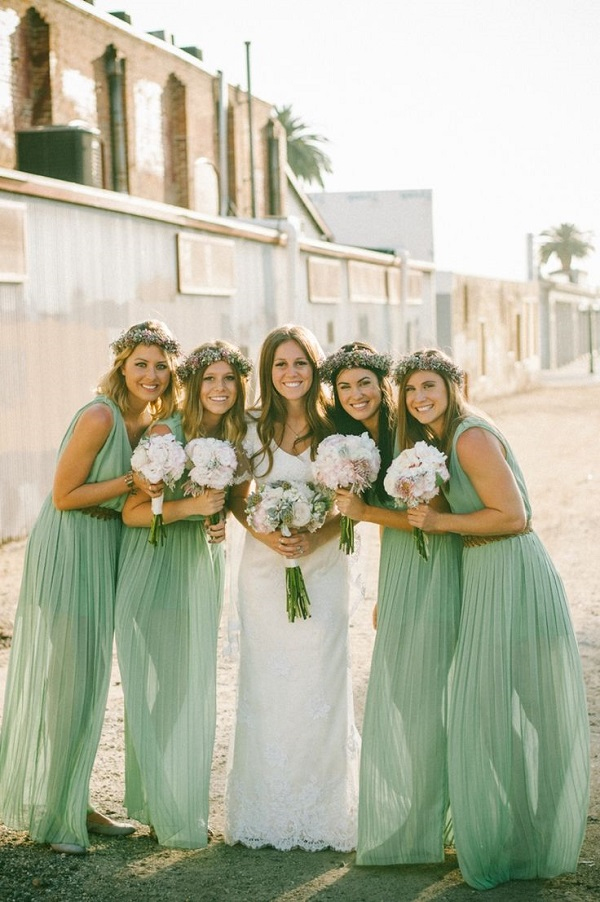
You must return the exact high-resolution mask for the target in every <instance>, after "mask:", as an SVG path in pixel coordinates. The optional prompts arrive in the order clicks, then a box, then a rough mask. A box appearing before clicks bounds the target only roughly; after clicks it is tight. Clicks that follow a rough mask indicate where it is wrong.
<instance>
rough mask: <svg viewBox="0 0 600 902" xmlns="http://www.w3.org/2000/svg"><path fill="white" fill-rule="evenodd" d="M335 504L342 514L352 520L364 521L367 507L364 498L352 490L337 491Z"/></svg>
mask: <svg viewBox="0 0 600 902" xmlns="http://www.w3.org/2000/svg"><path fill="white" fill-rule="evenodd" d="M335 503H336V506H337V509H338V510H339V512H340V514H343V515H344V516H345V517H350V519H351V520H363V519H364V513H365V508H366V507H367V505H366V504H365V502H364V501H363V500H362V498H361V497H360V496H359V495H357V494H356V492H352V491H351V490H350V489H337V491H336V493H335Z"/></svg>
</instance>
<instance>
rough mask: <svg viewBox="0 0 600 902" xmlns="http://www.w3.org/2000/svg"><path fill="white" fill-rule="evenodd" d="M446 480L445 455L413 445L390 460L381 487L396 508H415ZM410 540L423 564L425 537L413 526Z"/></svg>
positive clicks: (422, 444)
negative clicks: (394, 503) (413, 540)
mask: <svg viewBox="0 0 600 902" xmlns="http://www.w3.org/2000/svg"><path fill="white" fill-rule="evenodd" d="M448 479H450V474H449V473H448V468H447V467H446V455H445V454H444V453H443V452H442V451H439V450H438V449H437V448H435V447H434V446H433V445H428V444H427V442H417V443H416V444H415V446H414V448H406V449H405V450H404V451H402V452H401V453H400V454H399V455H398V457H396V458H394V460H393V461H392V463H391V464H390V467H389V469H388V471H387V473H386V474H385V479H384V480H383V487H384V489H385V490H386V492H387V493H388V495H389V496H390V497H391V498H393V499H394V500H395V501H396V504H397V506H400V505H401V504H404V505H405V506H406V507H416V506H417V505H418V504H427V502H428V501H431V499H432V498H435V496H436V495H437V494H438V493H439V491H440V486H442V485H443V484H444V483H445V482H447V481H448ZM413 536H414V539H415V542H416V543H417V550H418V552H419V554H420V555H421V557H423V558H425V560H426V561H427V560H428V559H429V540H428V538H427V535H426V534H425V533H424V532H423V530H422V529H419V528H418V527H417V526H415V527H414V528H413Z"/></svg>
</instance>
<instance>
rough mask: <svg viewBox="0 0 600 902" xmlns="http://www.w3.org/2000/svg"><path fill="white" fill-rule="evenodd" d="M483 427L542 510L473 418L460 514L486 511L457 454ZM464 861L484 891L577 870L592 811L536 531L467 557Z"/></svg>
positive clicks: (461, 755)
mask: <svg viewBox="0 0 600 902" xmlns="http://www.w3.org/2000/svg"><path fill="white" fill-rule="evenodd" d="M473 427H478V428H481V429H486V430H488V431H489V432H491V433H492V434H493V435H495V436H496V437H497V438H498V439H499V440H500V442H501V443H502V445H503V446H504V448H505V449H506V459H507V462H508V465H509V467H510V468H511V470H512V471H513V473H514V476H515V479H516V481H517V484H518V486H519V489H520V492H521V495H522V497H523V501H524V503H525V507H526V510H527V514H528V516H529V517H530V516H531V508H530V504H529V500H528V497H527V490H526V487H525V483H524V480H523V475H522V473H521V470H520V468H519V466H518V464H517V462H516V460H515V458H514V456H513V454H512V451H511V449H510V447H509V446H508V444H507V443H506V440H505V438H504V437H503V436H502V435H501V434H500V433H499V432H498V430H497V429H496V428H495V427H494V426H493V425H490V423H488V422H487V421H485V420H483V419H481V418H479V417H468V418H467V419H465V420H464V421H463V422H462V423H461V424H460V425H459V427H458V429H457V431H456V434H455V436H454V443H453V449H452V454H451V456H450V481H449V483H448V491H447V496H448V501H449V503H450V506H451V508H452V511H453V512H455V513H469V512H471V511H475V510H480V509H481V508H482V507H483V504H482V502H481V500H480V498H479V497H478V495H477V493H476V491H475V489H474V487H473V485H472V483H471V482H470V480H469V478H468V476H467V475H466V473H465V472H464V471H463V469H462V468H461V466H460V463H459V461H458V459H457V455H456V442H457V440H458V439H459V437H460V436H461V435H462V434H463V432H465V430H467V429H471V428H473ZM448 753H449V776H450V802H451V806H452V819H453V824H454V837H455V844H456V851H457V855H458V861H459V865H460V868H461V871H462V873H463V876H464V879H465V880H466V881H467V883H469V884H470V885H471V886H474V887H476V888H477V889H488V888H490V887H493V886H496V885H497V884H499V883H503V882H504V881H507V880H516V879H527V878H548V877H554V876H556V875H558V874H563V873H567V872H572V871H575V869H576V867H577V858H578V854H579V850H580V848H581V844H582V841H583V837H584V832H585V825H586V814H587V807H588V781H589V735H588V719H587V706H586V699H585V690H584V683H583V675H582V667H581V662H580V658H579V654H578V649H577V643H576V639H575V635H574V632H573V627H572V624H571V619H570V615H569V608H568V602H567V599H566V597H565V592H564V588H563V585H562V582H561V579H560V577H559V575H558V573H557V572H556V570H555V568H554V565H553V563H552V561H551V560H550V558H549V556H548V553H547V551H546V549H545V548H544V546H543V545H542V543H541V541H540V539H539V538H538V536H537V535H536V534H535V532H529V533H526V534H523V535H520V536H516V537H513V538H507V539H502V540H500V541H495V542H490V543H488V544H485V545H480V546H477V547H465V549H464V551H463V606H462V615H461V623H460V630H459V635H458V643H457V649H456V658H455V673H454V683H453V692H452V700H451V706H450V722H449V744H448Z"/></svg>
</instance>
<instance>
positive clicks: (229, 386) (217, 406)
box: [200, 360, 238, 419]
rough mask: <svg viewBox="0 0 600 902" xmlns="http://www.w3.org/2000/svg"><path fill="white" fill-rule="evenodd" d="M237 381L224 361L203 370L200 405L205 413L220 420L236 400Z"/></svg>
mask: <svg viewBox="0 0 600 902" xmlns="http://www.w3.org/2000/svg"><path fill="white" fill-rule="evenodd" d="M237 394H238V388H237V379H236V376H235V373H234V371H233V367H232V366H231V364H230V363H227V361H226V360H218V361H217V362H216V363H211V364H210V365H209V366H207V367H206V369H205V370H204V375H203V376H202V382H201V384H200V403H201V405H202V408H203V410H204V412H205V414H206V413H208V414H212V416H213V417H216V418H218V419H220V418H221V417H222V416H223V414H225V413H227V411H228V410H231V408H232V407H233V405H234V404H235V402H236V400H237Z"/></svg>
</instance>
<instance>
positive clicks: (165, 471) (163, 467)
mask: <svg viewBox="0 0 600 902" xmlns="http://www.w3.org/2000/svg"><path fill="white" fill-rule="evenodd" d="M185 461H186V456H185V451H184V450H183V445H182V444H181V442H178V441H177V439H176V438H175V436H174V435H173V434H172V433H171V432H169V433H167V434H166V435H149V436H146V437H145V438H143V439H142V440H141V441H140V443H139V445H138V446H137V448H136V449H135V451H134V452H133V455H132V457H131V468H132V470H135V471H136V472H137V473H141V474H142V476H143V477H144V479H146V480H147V481H148V482H151V483H157V482H164V483H165V485H167V486H168V487H169V488H170V489H172V488H174V486H175V483H176V482H177V480H178V479H179V478H180V477H181V476H182V474H183V471H184V468H185ZM163 499H164V495H163V493H162V492H161V494H160V495H158V496H156V497H155V498H152V524H151V526H150V535H149V537H148V541H149V542H150V544H151V545H154V546H156V545H158V543H159V542H160V544H161V545H162V544H163V542H164V541H165V538H166V535H167V531H166V527H165V524H164V523H163V517H162V509H163Z"/></svg>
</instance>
